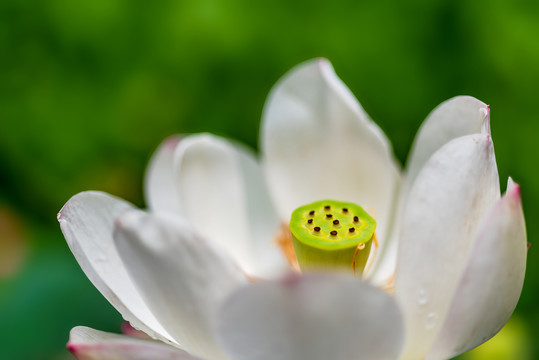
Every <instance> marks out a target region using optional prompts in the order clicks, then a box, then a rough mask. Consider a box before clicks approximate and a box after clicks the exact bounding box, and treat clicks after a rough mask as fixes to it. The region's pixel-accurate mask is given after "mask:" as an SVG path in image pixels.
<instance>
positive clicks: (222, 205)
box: [175, 134, 287, 277]
mask: <svg viewBox="0 0 539 360" xmlns="http://www.w3.org/2000/svg"><path fill="white" fill-rule="evenodd" d="M175 157H176V158H175V161H176V179H177V181H176V186H177V189H178V194H179V198H180V201H181V206H182V211H183V213H184V215H185V217H186V218H187V219H188V220H189V221H190V222H191V224H193V226H194V228H195V229H196V230H197V231H198V232H199V233H200V234H202V235H203V236H204V237H206V238H207V239H211V240H212V241H215V242H216V243H218V244H219V245H220V246H221V247H222V248H223V249H226V251H227V252H228V253H229V254H230V255H231V256H232V258H233V259H234V260H235V261H236V262H237V263H238V264H239V265H240V266H241V267H242V269H243V270H244V271H245V272H247V273H248V274H249V275H252V276H257V277H266V276H270V275H275V274H278V273H282V272H283V271H285V270H286V269H287V263H286V260H285V258H284V256H283V254H282V253H281V251H280V249H279V248H278V246H277V244H276V243H275V242H274V240H273V239H274V237H275V235H276V232H277V230H278V229H279V219H278V217H277V215H276V213H275V210H274V208H273V206H272V204H271V201H270V199H269V195H268V192H267V189H266V186H265V183H264V179H263V176H262V171H261V169H260V166H259V165H258V163H257V162H256V159H255V156H254V154H253V153H252V152H251V151H249V150H248V149H247V148H245V147H242V146H240V145H239V144H236V143H233V142H231V141H227V140H225V139H223V138H219V137H217V136H212V135H209V134H203V135H194V136H190V137H188V138H185V139H184V140H183V141H182V143H181V144H180V146H178V148H177V150H176V154H175Z"/></svg>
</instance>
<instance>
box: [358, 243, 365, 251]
mask: <svg viewBox="0 0 539 360" xmlns="http://www.w3.org/2000/svg"><path fill="white" fill-rule="evenodd" d="M357 249H358V250H363V249H365V243H359V244H358V245H357Z"/></svg>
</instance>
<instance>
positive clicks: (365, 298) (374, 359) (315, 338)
mask: <svg viewBox="0 0 539 360" xmlns="http://www.w3.org/2000/svg"><path fill="white" fill-rule="evenodd" d="M219 314H220V317H219V326H218V333H219V336H220V339H221V342H222V344H223V346H224V348H225V349H226V350H227V351H228V352H229V354H230V356H231V358H233V359H236V360H254V359H256V360H327V359H332V360H349V359H358V358H361V359H364V360H369V359H371V360H383V359H392V360H393V359H396V358H397V356H398V355H399V353H400V351H401V349H402V345H403V337H404V333H403V324H402V315H401V313H400V311H399V309H398V307H397V304H396V303H395V301H394V300H393V299H392V298H391V297H390V296H389V295H387V294H386V293H384V292H383V291H381V290H379V289H377V288H375V287H373V286H370V285H369V284H367V283H365V282H361V281H358V280H356V279H354V278H351V277H347V276H342V275H341V276H339V275H335V274H334V275H329V274H325V275H313V274H309V275H305V276H299V275H291V276H289V277H288V278H286V279H284V280H283V281H279V282H261V283H255V284H253V285H249V286H246V287H244V288H242V289H240V290H238V291H236V292H235V293H234V294H233V295H232V296H230V297H229V298H228V299H227V300H226V302H225V304H224V305H223V307H222V308H221V311H220V313H219Z"/></svg>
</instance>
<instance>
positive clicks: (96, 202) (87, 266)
mask: <svg viewBox="0 0 539 360" xmlns="http://www.w3.org/2000/svg"><path fill="white" fill-rule="evenodd" d="M133 208H134V207H133V206H132V205H131V204H129V203H127V202H126V201H124V200H121V199H119V198H116V197H114V196H111V195H108V194H105V193H101V192H96V191H87V192H82V193H79V194H77V195H75V196H73V197H72V198H71V199H70V200H69V201H68V202H67V203H66V204H65V205H64V207H63V208H62V210H60V212H59V213H58V221H59V222H60V227H61V229H62V232H63V233H64V237H65V239H66V241H67V244H68V245H69V248H70V249H71V252H72V253H73V255H74V256H75V258H76V259H77V261H78V263H79V265H80V267H81V268H82V270H83V271H84V273H85V274H86V276H87V277H88V279H90V281H91V282H92V283H93V284H94V286H95V287H96V288H97V289H98V290H99V291H100V292H101V294H103V296H105V298H106V299H107V300H108V301H109V302H110V303H111V304H112V305H113V306H114V307H115V308H116V310H118V312H120V314H122V316H123V318H124V319H126V320H127V321H129V322H130V323H131V324H132V325H133V326H134V327H135V328H137V329H139V330H142V331H144V332H146V333H147V334H148V335H150V336H151V337H153V338H158V339H161V340H165V341H166V340H167V339H171V338H170V336H169V335H168V333H167V332H166V331H165V330H164V329H163V327H162V326H161V324H160V323H159V322H158V321H157V320H156V319H155V317H154V316H153V314H152V312H151V311H150V310H149V309H148V307H147V306H146V304H145V303H144V301H143V300H142V298H141V296H140V294H139V293H138V291H137V289H136V288H135V286H134V284H133V282H132V281H131V278H130V277H129V275H128V274H127V272H126V270H125V267H124V264H123V263H122V260H121V259H120V257H119V255H118V252H117V250H116V247H115V246H114V242H113V239H112V231H113V224H114V219H115V218H116V217H117V216H118V215H120V214H122V213H124V212H125V211H128V210H130V209H133Z"/></svg>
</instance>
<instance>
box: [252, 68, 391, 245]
mask: <svg viewBox="0 0 539 360" xmlns="http://www.w3.org/2000/svg"><path fill="white" fill-rule="evenodd" d="M262 120H263V121H262V125H261V134H260V138H261V141H262V144H261V149H262V151H263V154H264V160H265V166H266V171H267V172H266V175H267V178H268V185H269V186H270V190H271V191H272V195H273V196H274V200H275V204H276V206H277V207H278V211H279V213H280V215H281V219H282V220H283V221H287V222H288V221H289V220H290V214H291V213H292V211H293V210H294V209H295V208H297V207H299V206H301V205H305V204H308V203H310V202H313V201H317V200H321V199H326V198H327V199H335V200H341V201H351V202H355V203H357V204H359V205H361V206H363V207H364V208H365V209H366V210H367V211H369V212H371V214H372V215H374V216H375V217H376V220H377V223H378V227H377V230H376V231H377V234H378V237H379V239H380V240H381V242H382V243H383V242H384V239H385V236H386V233H387V232H388V227H389V225H390V222H391V218H392V204H393V198H394V195H395V190H396V187H397V184H398V182H399V168H398V166H397V164H396V162H395V161H394V158H393V155H392V149H391V146H390V144H389V142H388V140H387V139H386V137H385V135H384V134H383V133H382V131H381V130H380V129H379V128H378V127H377V126H376V124H374V123H373V122H372V121H371V120H370V119H369V118H368V116H367V114H366V113H365V111H364V110H363V109H362V108H361V105H359V103H358V102H357V100H356V99H355V98H354V96H353V95H352V93H351V92H350V90H349V89H348V88H347V87H346V86H345V85H344V84H343V83H342V82H341V80H340V79H339V78H338V77H337V76H336V75H335V73H334V71H333V68H332V66H331V64H330V63H329V62H328V61H327V60H325V59H318V60H314V61H309V62H306V63H304V64H301V65H299V66H298V67H296V68H294V69H293V70H292V71H290V72H289V73H288V74H286V75H285V76H284V77H283V78H282V79H281V80H280V81H279V82H278V83H277V85H276V86H275V87H274V88H273V89H272V91H271V93H270V95H269V97H268V100H267V102H266V105H265V108H264V114H263V119H262Z"/></svg>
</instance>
